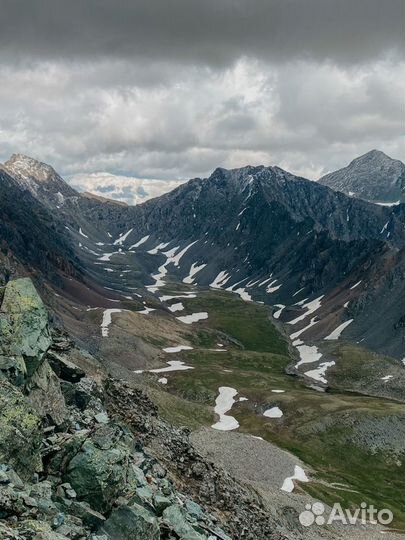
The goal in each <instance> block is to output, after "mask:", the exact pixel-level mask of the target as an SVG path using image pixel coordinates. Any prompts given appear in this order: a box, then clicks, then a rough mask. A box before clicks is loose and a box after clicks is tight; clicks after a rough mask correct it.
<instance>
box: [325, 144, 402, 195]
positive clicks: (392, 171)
mask: <svg viewBox="0 0 405 540" xmlns="http://www.w3.org/2000/svg"><path fill="white" fill-rule="evenodd" d="M319 183H320V184H323V185H325V186H328V187H330V188H332V189H334V190H335V191H341V192H342V193H346V195H349V196H351V197H357V198H360V199H366V200H368V201H373V202H377V203H386V204H390V203H394V202H397V201H398V202H405V165H404V164H403V163H402V161H399V160H398V159H392V158H390V157H389V156H387V155H386V154H384V152H380V151H378V150H371V151H370V152H367V154H364V155H363V156H360V157H358V158H356V159H354V160H353V161H352V162H351V163H350V164H349V165H348V166H347V167H344V168H343V169H339V170H338V171H335V172H331V173H329V174H326V175H325V176H323V177H322V178H320V179H319Z"/></svg>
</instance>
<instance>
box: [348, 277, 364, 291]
mask: <svg viewBox="0 0 405 540" xmlns="http://www.w3.org/2000/svg"><path fill="white" fill-rule="evenodd" d="M362 281H363V280H362V279H361V280H360V281H358V282H357V283H355V284H354V285H353V286H352V287H350V290H351V291H352V290H353V289H355V288H356V287H358V286H359V285H360V283H361V282H362Z"/></svg>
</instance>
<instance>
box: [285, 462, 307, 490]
mask: <svg viewBox="0 0 405 540" xmlns="http://www.w3.org/2000/svg"><path fill="white" fill-rule="evenodd" d="M294 480H298V481H300V482H309V479H308V477H307V475H306V474H305V471H304V469H303V468H302V467H300V466H299V465H296V466H295V469H294V474H293V476H289V477H288V478H286V479H285V480H284V482H283V485H282V486H281V490H282V491H286V492H287V493H292V492H293V491H294Z"/></svg>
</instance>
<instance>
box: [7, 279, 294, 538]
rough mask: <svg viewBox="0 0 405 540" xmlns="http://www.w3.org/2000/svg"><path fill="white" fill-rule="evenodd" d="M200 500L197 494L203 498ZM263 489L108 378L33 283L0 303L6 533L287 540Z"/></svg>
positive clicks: (135, 392)
mask: <svg viewBox="0 0 405 540" xmlns="http://www.w3.org/2000/svg"><path fill="white" fill-rule="evenodd" d="M196 501H198V502H196ZM277 529H278V527H277V524H275V523H272V522H271V520H270V519H269V516H268V515H266V513H265V512H264V511H263V509H262V507H261V504H260V500H259V499H258V497H257V495H255V493H254V492H253V491H251V490H249V489H248V488H246V487H244V486H242V485H240V484H239V483H238V482H236V481H235V480H234V479H233V478H232V477H230V476H229V475H228V474H227V473H225V472H224V471H223V470H222V469H219V468H216V467H215V466H214V465H213V464H211V463H208V462H206V461H205V460H204V459H203V458H202V457H201V456H200V455H199V454H198V453H197V452H196V451H195V450H194V448H193V447H192V445H191V444H190V441H189V433H188V431H187V430H185V429H176V428H174V427H172V426H171V425H169V424H168V423H167V422H165V421H164V420H163V419H162V418H160V417H159V415H158V411H157V409H156V407H155V406H154V404H153V403H152V402H151V401H150V399H149V398H148V397H147V396H146V395H145V393H144V392H143V391H142V390H140V389H137V388H131V387H130V386H129V384H128V383H125V382H122V381H117V380H113V379H111V378H109V377H108V376H107V375H105V373H104V372H103V370H102V368H101V365H100V364H99V363H98V362H97V360H96V359H94V358H93V357H91V355H89V354H88V353H86V352H84V351H81V350H79V349H77V348H76V347H75V346H74V344H73V343H72V342H71V341H70V339H69V338H68V337H67V336H66V335H65V334H64V333H63V331H61V330H56V329H55V328H50V326H49V324H48V313H47V310H46V308H45V306H44V305H43V303H42V301H41V298H40V297H39V295H38V294H37V292H36V290H35V288H34V286H33V284H32V282H31V281H30V280H29V279H18V280H15V281H12V282H10V283H9V284H8V285H7V286H6V288H5V289H4V295H3V298H2V303H1V309H0V538H1V539H15V540H20V539H21V540H23V539H24V540H33V539H35V540H66V539H73V540H79V539H80V540H82V539H92V540H158V539H167V540H171V539H173V540H175V539H182V540H215V539H220V540H229V539H230V538H234V539H237V538H244V539H245V538H246V539H259V540H260V539H269V540H271V539H273V540H283V539H285V538H286V537H285V536H283V535H282V534H280V533H279V532H277Z"/></svg>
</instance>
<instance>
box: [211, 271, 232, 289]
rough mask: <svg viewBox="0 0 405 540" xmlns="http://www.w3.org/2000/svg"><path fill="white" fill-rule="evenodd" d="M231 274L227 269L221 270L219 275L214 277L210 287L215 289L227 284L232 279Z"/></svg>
mask: <svg viewBox="0 0 405 540" xmlns="http://www.w3.org/2000/svg"><path fill="white" fill-rule="evenodd" d="M230 277H231V276H230V275H229V274H228V272H226V271H225V270H221V272H220V273H219V274H218V275H217V277H216V278H215V279H214V281H213V282H212V283H210V287H212V288H213V289H220V288H221V287H223V286H224V285H225V283H226V282H227V281H229V279H230Z"/></svg>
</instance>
